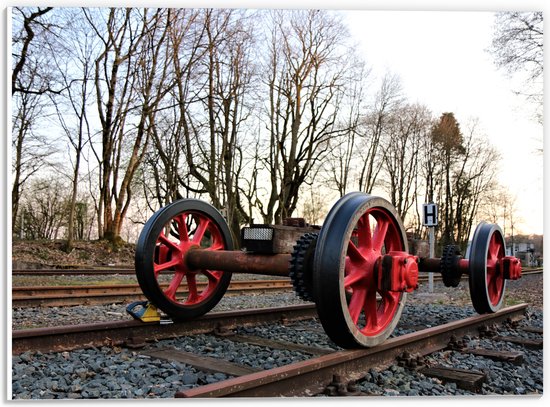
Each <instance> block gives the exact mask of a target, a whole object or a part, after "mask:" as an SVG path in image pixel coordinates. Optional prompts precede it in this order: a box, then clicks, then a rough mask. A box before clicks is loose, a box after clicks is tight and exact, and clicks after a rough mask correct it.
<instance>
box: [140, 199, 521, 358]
mask: <svg viewBox="0 0 550 407" xmlns="http://www.w3.org/2000/svg"><path fill="white" fill-rule="evenodd" d="M241 243H242V246H243V247H244V248H245V249H243V250H233V248H234V246H235V245H234V242H233V240H232V237H231V233H230V231H229V228H228V226H227V224H226V222H225V220H224V218H223V216H222V215H221V214H220V213H219V212H218V211H217V210H216V209H215V208H214V207H213V206H211V205H209V204H207V203H206V202H203V201H200V200H197V199H182V200H178V201H175V202H173V203H172V204H170V205H167V206H166V207H164V208H162V209H160V210H159V211H157V212H156V213H155V214H154V215H153V216H152V217H151V218H150V219H149V220H148V221H147V223H146V224H145V226H144V227H143V230H142V232H141V235H140V237H139V240H138V243H137V246H136V256H135V266H136V274H137V278H138V282H139V284H140V287H141V289H142V291H143V293H144V294H145V296H146V297H147V299H148V300H149V302H150V303H152V304H154V305H155V306H156V307H158V308H160V309H161V310H162V311H164V312H165V313H166V314H167V315H168V316H170V317H171V318H172V319H174V320H180V321H181V320H189V319H193V318H197V317H199V316H201V315H203V314H205V313H207V312H208V311H210V310H211V309H212V308H214V306H215V305H216V304H217V303H218V302H219V301H220V300H221V298H222V297H223V295H224V293H225V292H226V290H227V287H228V286H229V283H230V280H231V276H232V274H233V273H247V274H264V275H275V276H290V278H291V279H292V282H293V285H294V288H295V291H296V293H297V295H299V296H300V297H301V298H302V299H304V300H308V301H314V302H315V304H316V308H317V313H318V316H319V320H320V321H321V324H322V325H323V328H324V330H325V331H326V333H327V335H328V336H329V337H330V338H331V339H332V341H333V342H335V343H336V344H337V345H339V346H341V347H343V348H357V347H372V346H376V345H378V344H380V343H382V342H383V341H384V340H385V339H386V338H388V336H390V334H391V333H392V332H393V330H394V328H395V326H396V325H397V323H398V322H399V318H400V316H401V313H402V310H403V307H404V305H405V301H406V298H407V293H410V292H412V291H413V290H415V289H416V288H417V286H418V275H419V272H437V273H441V275H442V277H443V282H444V283H445V285H447V286H451V287H455V286H457V285H458V283H459V282H460V278H461V276H462V275H463V274H466V275H468V281H469V288H470V296H471V299H472V303H473V306H474V308H475V310H476V311H477V312H478V313H490V312H495V311H497V310H498V309H499V308H500V307H501V306H502V303H503V298H504V293H505V289H506V280H515V279H518V278H520V277H521V264H520V262H519V260H518V259H517V258H515V257H510V256H506V254H505V252H506V246H505V242H504V236H503V233H502V231H501V229H500V228H499V227H498V226H497V225H492V224H487V223H480V224H479V225H478V227H477V228H476V230H475V233H474V237H473V240H472V242H471V245H470V250H469V256H468V257H467V258H464V257H462V256H461V254H460V253H459V251H458V250H457V248H456V247H455V246H447V247H445V248H444V250H443V255H442V257H441V258H419V257H417V256H413V255H411V254H409V252H408V245H407V238H406V234H405V230H404V227H403V225H402V222H401V220H400V219H399V216H398V215H397V213H396V211H395V209H394V208H393V207H392V205H391V204H390V203H389V202H388V201H386V200H385V199H383V198H380V197H376V196H373V195H369V194H366V193H362V192H352V193H349V194H347V195H345V196H344V197H342V198H341V199H340V200H339V201H337V202H336V204H335V205H334V206H333V207H332V208H331V210H330V211H329V213H328V215H327V217H326V219H325V222H324V223H323V226H322V227H321V228H312V227H309V226H308V225H305V224H297V225H283V226H280V225H251V226H250V227H245V228H243V229H242V231H241ZM161 283H168V286H167V287H166V286H165V284H161ZM161 287H163V288H161ZM182 288H183V289H182Z"/></svg>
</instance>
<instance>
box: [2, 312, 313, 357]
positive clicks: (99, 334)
mask: <svg viewBox="0 0 550 407" xmlns="http://www.w3.org/2000/svg"><path fill="white" fill-rule="evenodd" d="M316 316H317V311H316V310H315V306H314V305H313V304H305V305H291V306H287V307H278V308H260V309H247V310H238V311H224V312H215V313H211V314H206V315H204V316H202V317H200V318H197V319H195V320H193V321H186V322H173V323H172V321H161V322H160V323H159V322H147V323H146V322H141V321H138V320H135V319H129V320H124V321H114V322H99V323H93V324H84V325H69V326H58V327H46V328H32V329H22V330H16V331H13V332H12V354H20V353H23V352H26V351H40V352H59V351H64V350H73V349H79V348H90V347H100V346H105V345H107V346H120V345H123V344H135V343H136V342H138V343H143V342H148V341H154V340H160V339H168V338H174V337H178V336H183V335H194V334H200V333H210V332H213V331H215V330H221V331H223V330H226V329H234V328H235V327H237V326H254V325H258V324H261V323H265V322H267V323H269V322H271V323H273V322H280V321H283V322H284V321H290V320H293V321H294V320H302V319H310V318H314V317H316Z"/></svg>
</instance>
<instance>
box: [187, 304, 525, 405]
mask: <svg viewBox="0 0 550 407" xmlns="http://www.w3.org/2000/svg"><path fill="white" fill-rule="evenodd" d="M527 306H528V305H527V304H519V305H516V306H513V307H509V308H505V309H502V310H500V311H498V312H496V313H494V314H484V315H478V316H473V317H470V318H466V319H463V320H459V321H455V322H450V323H447V324H444V325H441V326H437V327H433V328H428V329H424V330H421V331H417V332H414V333H410V334H407V335H403V336H399V337H396V338H391V339H389V340H387V341H386V342H384V343H383V344H381V345H379V346H376V347H374V348H370V349H360V350H346V351H340V352H335V353H332V354H329V355H324V356H320V357H317V358H313V359H309V360H306V361H302V362H297V363H293V364H290V365H287V366H282V367H279V368H275V369H272V370H267V371H262V372H257V373H251V374H248V375H244V376H240V377H235V378H232V379H228V380H224V381H221V382H217V383H212V384H208V385H205V386H201V387H196V388H193V389H189V390H184V391H180V392H178V393H176V397H200V398H207V397H280V396H311V395H314V394H317V393H319V392H321V391H323V389H324V388H325V387H326V386H327V385H328V384H329V383H330V382H331V381H332V379H333V377H334V375H341V376H342V377H346V378H347V379H348V380H357V379H360V378H361V377H363V376H364V374H365V371H367V370H368V369H369V368H371V367H372V366H377V367H383V366H386V367H387V366H389V365H391V364H392V363H393V362H394V361H395V358H396V357H397V356H398V355H401V354H402V353H403V352H405V351H408V352H409V353H411V354H412V353H419V354H421V355H427V354H430V353H433V352H436V351H438V350H441V349H444V348H445V347H446V346H447V345H448V343H449V340H450V338H451V336H452V335H454V336H456V337H460V336H464V335H467V334H469V335H477V334H478V328H479V327H480V326H483V325H489V324H494V323H497V322H502V321H505V320H508V319H518V318H520V317H522V316H523V315H524V313H525V311H526V309H527Z"/></svg>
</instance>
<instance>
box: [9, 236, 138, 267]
mask: <svg viewBox="0 0 550 407" xmlns="http://www.w3.org/2000/svg"><path fill="white" fill-rule="evenodd" d="M134 253H135V246H134V245H132V244H124V245H123V246H122V247H121V248H120V249H118V250H116V251H115V250H113V249H112V247H111V246H110V245H109V244H108V243H107V242H102V241H92V242H75V244H74V248H73V250H72V251H71V252H70V253H67V252H65V251H63V242H62V241H28V240H21V241H14V242H13V243H12V267H13V269H26V268H36V269H45V268H69V269H70V268H89V267H97V266H100V267H101V266H115V267H133V265H134Z"/></svg>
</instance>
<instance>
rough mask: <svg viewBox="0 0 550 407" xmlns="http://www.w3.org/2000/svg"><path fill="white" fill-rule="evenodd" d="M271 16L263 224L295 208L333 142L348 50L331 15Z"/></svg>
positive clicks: (311, 12)
mask: <svg viewBox="0 0 550 407" xmlns="http://www.w3.org/2000/svg"><path fill="white" fill-rule="evenodd" d="M270 18H271V20H270V23H271V24H272V26H271V27H272V29H271V32H270V33H269V60H268V62H267V64H266V69H265V72H266V78H265V83H266V84H267V87H268V95H269V96H268V100H269V105H268V107H267V127H268V131H269V145H268V146H267V148H268V152H267V154H266V155H267V157H266V159H265V161H264V165H265V167H266V168H267V170H268V171H269V174H270V175H269V176H270V189H271V191H270V194H269V198H268V202H267V204H266V205H265V206H263V207H262V208H260V209H261V212H262V216H263V218H264V221H265V222H273V221H275V222H276V223H277V222H280V221H281V220H282V219H283V218H285V217H287V216H290V215H291V214H292V213H293V211H294V210H295V209H296V205H297V202H298V199H299V188H300V186H301V185H302V183H303V182H304V181H305V180H306V178H307V177H308V175H309V174H310V172H311V171H312V168H314V166H315V165H317V164H318V163H319V162H320V161H322V160H323V159H324V158H325V157H326V155H327V154H328V153H329V152H330V148H331V145H332V144H333V143H334V141H333V138H334V137H336V135H337V133H338V131H337V129H336V127H335V124H336V119H337V117H338V112H339V107H338V105H336V104H335V101H336V100H337V99H338V98H337V96H336V95H337V94H338V93H339V92H341V89H342V86H343V83H342V82H343V79H344V75H343V73H342V72H343V71H345V69H346V62H347V61H349V54H342V52H343V51H344V52H346V51H345V40H346V39H347V32H346V30H345V27H344V25H343V24H342V22H341V21H340V20H339V19H338V18H337V16H336V15H334V14H331V13H328V12H325V11H319V10H307V11H289V12H280V11H273V12H272V13H271V14H270ZM264 208H265V209H264Z"/></svg>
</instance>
